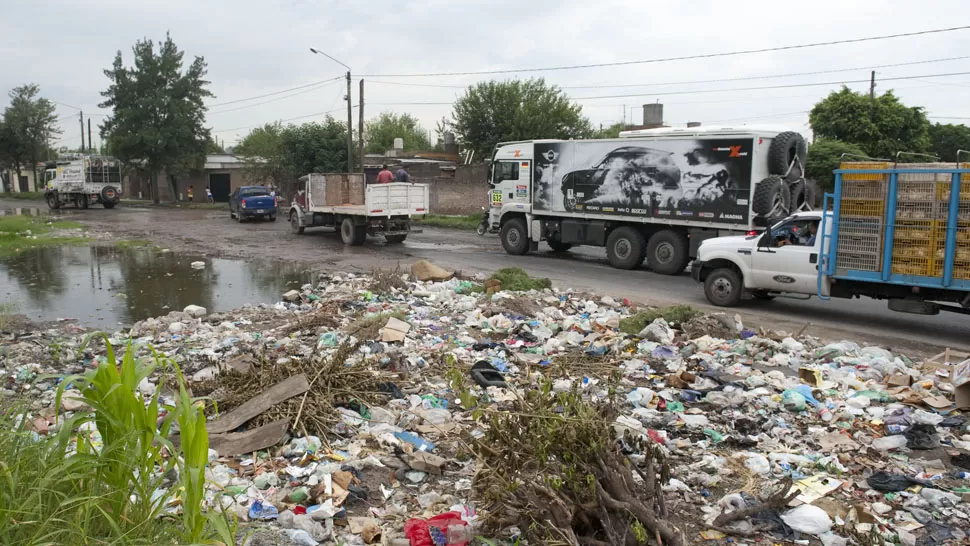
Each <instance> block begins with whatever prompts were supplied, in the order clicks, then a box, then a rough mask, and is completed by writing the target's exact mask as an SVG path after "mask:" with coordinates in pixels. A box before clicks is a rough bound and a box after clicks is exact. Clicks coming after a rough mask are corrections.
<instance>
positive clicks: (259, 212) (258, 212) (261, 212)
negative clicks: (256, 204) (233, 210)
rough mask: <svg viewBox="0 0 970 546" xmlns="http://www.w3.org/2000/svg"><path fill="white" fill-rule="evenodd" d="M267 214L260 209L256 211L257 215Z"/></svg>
mask: <svg viewBox="0 0 970 546" xmlns="http://www.w3.org/2000/svg"><path fill="white" fill-rule="evenodd" d="M265 213H266V211H265V210H263V209H259V210H257V211H256V214H265Z"/></svg>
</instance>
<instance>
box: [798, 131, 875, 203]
mask: <svg viewBox="0 0 970 546" xmlns="http://www.w3.org/2000/svg"><path fill="white" fill-rule="evenodd" d="M843 154H850V155H853V156H865V155H866V153H865V152H864V151H863V150H862V148H860V147H858V146H856V145H855V144H850V143H848V142H842V141H840V140H827V139H822V140H817V141H815V143H813V144H811V145H810V146H809V147H808V160H807V161H806V162H805V177H806V178H809V179H811V180H816V181H818V183H819V184H820V185H821V187H822V190H823V191H827V192H830V191H832V190H833V189H834V188H835V175H834V174H832V171H834V170H835V169H838V168H839V165H840V163H841V158H842V155H843ZM859 159H860V157H854V158H846V160H847V161H853V160H856V161H858V160H859Z"/></svg>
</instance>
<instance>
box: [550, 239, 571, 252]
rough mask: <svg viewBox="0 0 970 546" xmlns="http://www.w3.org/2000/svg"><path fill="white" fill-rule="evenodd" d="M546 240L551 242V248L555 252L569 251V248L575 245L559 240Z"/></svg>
mask: <svg viewBox="0 0 970 546" xmlns="http://www.w3.org/2000/svg"><path fill="white" fill-rule="evenodd" d="M546 242H547V243H549V248H551V249H552V251H553V252H569V249H570V248H572V247H573V245H571V244H569V243H561V242H559V241H546Z"/></svg>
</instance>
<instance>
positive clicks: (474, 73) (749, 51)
mask: <svg viewBox="0 0 970 546" xmlns="http://www.w3.org/2000/svg"><path fill="white" fill-rule="evenodd" d="M967 29H970V25H965V26H959V27H949V28H941V29H933V30H922V31H918V32H905V33H900V34H887V35H884V36H871V37H867V38H851V39H846V40H832V41H828V42H814V43H809V44H797V45H789V46H777V47H765V48H760V49H744V50H739V51H726V52H721V53H704V54H698V55H683V56H680V57H663V58H658V59H645V60H642V61H617V62H611V63H593V64H577V65H570V66H553V67H545V68H519V69H503V70H479V71H470V72H436V73H435V72H432V73H417V74H364V75H363V76H362V77H367V78H424V77H437V76H482V75H488V74H511V73H515V72H552V71H556V70H577V69H582V68H599V67H606V66H630V65H635V64H650V63H665V62H672V61H687V60H692V59H712V58H717V57H731V56H736V55H750V54H752V53H767V52H771V51H789V50H793V49H805V48H810V47H823V46H832V45H841V44H854V43H861V42H873V41H878V40H891V39H895V38H906V37H910V36H922V35H926V34H939V33H942V32H954V31H957V30H967Z"/></svg>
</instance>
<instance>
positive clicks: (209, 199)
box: [205, 186, 216, 203]
mask: <svg viewBox="0 0 970 546" xmlns="http://www.w3.org/2000/svg"><path fill="white" fill-rule="evenodd" d="M205 200H206V202H207V203H215V202H216V201H215V199H213V198H212V190H211V189H209V186H206V187H205Z"/></svg>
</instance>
